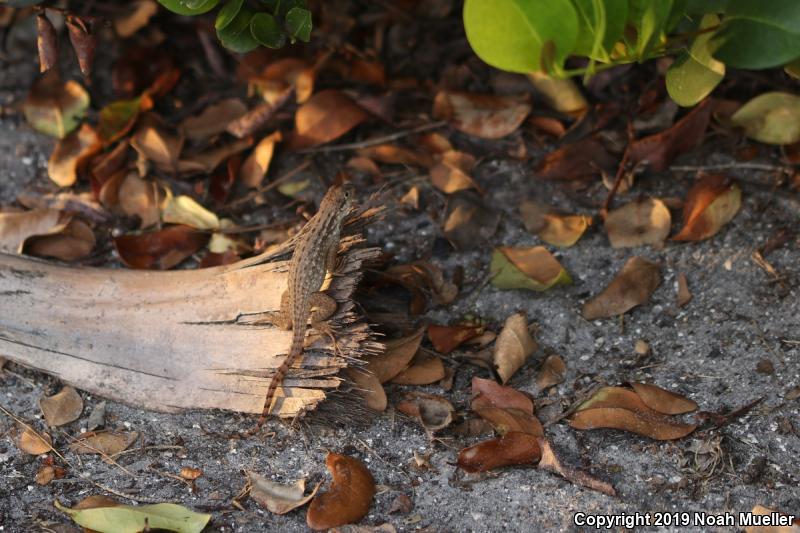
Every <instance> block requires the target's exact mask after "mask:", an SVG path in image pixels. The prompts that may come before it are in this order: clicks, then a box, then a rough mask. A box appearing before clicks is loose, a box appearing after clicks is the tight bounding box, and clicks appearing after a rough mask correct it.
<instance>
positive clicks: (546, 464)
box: [539, 438, 617, 496]
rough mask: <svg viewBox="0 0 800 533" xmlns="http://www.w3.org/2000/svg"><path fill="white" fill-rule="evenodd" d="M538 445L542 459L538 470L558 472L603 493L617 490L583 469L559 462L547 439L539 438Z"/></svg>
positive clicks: (609, 493)
mask: <svg viewBox="0 0 800 533" xmlns="http://www.w3.org/2000/svg"><path fill="white" fill-rule="evenodd" d="M539 445H540V446H541V449H542V459H541V460H540V461H539V469H540V470H548V471H550V472H553V473H555V474H558V475H559V476H561V477H563V478H564V479H566V480H567V481H569V482H570V483H573V484H575V485H581V486H583V487H587V488H589V489H592V490H596V491H598V492H602V493H603V494H608V495H609V496H616V495H617V491H616V490H614V487H613V486H611V484H609V483H606V482H605V481H601V480H599V479H597V478H595V477H592V476H591V475H589V474H588V473H587V472H584V471H583V470H577V469H575V468H571V467H568V466H565V465H564V464H563V463H561V461H560V460H559V458H558V457H557V456H556V454H555V452H554V451H553V447H552V446H550V442H549V441H548V440H547V439H544V438H542V439H539Z"/></svg>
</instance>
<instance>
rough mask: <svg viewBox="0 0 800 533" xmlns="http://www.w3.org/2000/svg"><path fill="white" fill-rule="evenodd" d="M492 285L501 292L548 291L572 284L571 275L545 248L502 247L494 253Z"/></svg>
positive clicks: (491, 267)
mask: <svg viewBox="0 0 800 533" xmlns="http://www.w3.org/2000/svg"><path fill="white" fill-rule="evenodd" d="M489 268H490V271H491V274H492V281H491V283H492V285H494V286H495V287H497V288H498V289H529V290H534V291H546V290H548V289H551V288H553V287H557V286H559V285H568V284H570V283H572V276H570V275H569V272H567V270H566V269H565V268H564V267H563V266H561V263H559V262H558V259H556V258H555V257H554V256H553V254H551V253H550V251H549V250H548V249H547V248H545V247H544V246H533V247H524V248H512V247H510V246H501V247H499V248H497V249H495V250H494V252H493V253H492V261H491V264H490V267H489Z"/></svg>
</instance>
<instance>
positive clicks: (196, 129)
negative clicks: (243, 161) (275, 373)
mask: <svg viewBox="0 0 800 533" xmlns="http://www.w3.org/2000/svg"><path fill="white" fill-rule="evenodd" d="M245 113H247V106H245V105H244V103H243V102H242V101H241V100H239V99H238V98H228V99H227V100H222V101H220V102H217V103H216V104H212V105H210V106H208V107H206V108H205V109H203V111H202V112H201V113H200V114H198V115H195V116H192V117H189V118H187V119H186V120H184V121H183V122H182V123H181V125H180V129H181V130H182V131H183V132H184V133H185V134H186V137H187V138H188V139H190V140H192V141H203V140H205V139H208V138H210V137H212V136H214V135H218V134H220V133H222V132H223V131H225V129H226V128H227V127H228V124H230V123H231V122H233V121H234V120H236V119H238V118H240V117H241V116H242V115H244V114H245Z"/></svg>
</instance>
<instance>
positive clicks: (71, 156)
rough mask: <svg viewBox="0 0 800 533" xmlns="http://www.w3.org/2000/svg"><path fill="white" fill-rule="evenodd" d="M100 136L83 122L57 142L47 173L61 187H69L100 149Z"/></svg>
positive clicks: (48, 163)
mask: <svg viewBox="0 0 800 533" xmlns="http://www.w3.org/2000/svg"><path fill="white" fill-rule="evenodd" d="M100 147H101V143H100V137H98V136H97V133H96V132H95V131H94V128H92V127H91V126H89V125H88V124H83V125H82V126H81V127H80V128H78V129H77V130H75V131H73V132H72V133H70V134H69V135H67V136H66V137H64V138H63V139H61V140H60V141H58V142H57V143H56V146H55V148H54V149H53V153H52V154H50V160H49V161H48V162H47V175H48V176H50V179H51V180H53V182H54V183H55V184H56V185H58V186H60V187H69V186H71V185H74V184H75V181H76V180H77V179H78V172H79V171H80V170H82V169H83V167H84V166H85V165H86V163H88V161H89V159H91V157H92V156H94V155H95V154H96V153H97V152H98V151H100Z"/></svg>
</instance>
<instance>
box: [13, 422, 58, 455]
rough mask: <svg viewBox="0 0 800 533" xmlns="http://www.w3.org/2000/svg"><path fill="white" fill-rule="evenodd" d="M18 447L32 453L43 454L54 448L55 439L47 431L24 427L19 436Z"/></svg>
mask: <svg viewBox="0 0 800 533" xmlns="http://www.w3.org/2000/svg"><path fill="white" fill-rule="evenodd" d="M17 447H18V448H19V449H20V450H22V451H23V452H25V453H27V454H30V455H42V454H43V453H47V452H49V451H50V450H52V449H53V439H51V438H50V435H48V434H47V433H37V432H36V431H33V430H31V429H28V428H24V429H22V430H21V431H20V433H19V437H17Z"/></svg>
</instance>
